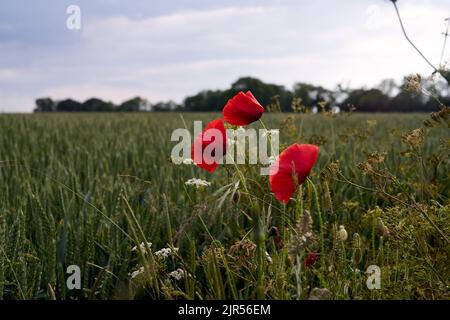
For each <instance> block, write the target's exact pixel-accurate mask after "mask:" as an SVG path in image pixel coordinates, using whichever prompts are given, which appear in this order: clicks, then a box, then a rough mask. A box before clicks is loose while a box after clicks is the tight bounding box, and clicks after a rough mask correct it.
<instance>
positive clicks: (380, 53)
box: [0, 0, 450, 112]
mask: <svg viewBox="0 0 450 320" xmlns="http://www.w3.org/2000/svg"><path fill="white" fill-rule="evenodd" d="M71 4H75V5H78V6H79V7H80V9H81V29H80V30H70V29H68V28H67V27H66V20H67V18H68V17H69V15H68V14H67V13H66V9H67V7H68V6H69V5H71ZM398 4H399V7H400V9H401V13H402V16H403V18H404V22H405V25H406V27H407V29H408V32H409V33H410V36H411V38H413V40H414V41H415V42H416V43H417V45H418V46H419V47H420V48H421V49H422V50H423V51H424V53H425V55H426V56H428V57H429V58H430V60H432V61H433V62H434V63H435V64H438V63H439V57H440V53H441V48H442V42H443V35H442V32H443V31H444V29H445V24H444V19H445V18H446V17H448V16H449V14H450V3H448V0H399V2H398ZM445 58H446V59H447V60H450V48H449V50H447V52H446V54H445ZM411 72H420V73H424V74H430V72H431V70H430V68H429V67H428V66H427V65H426V64H425V63H424V61H423V60H421V58H420V57H419V56H418V55H417V53H416V52H414V51H413V50H412V49H411V48H410V47H409V45H408V44H407V42H406V41H405V39H404V38H403V37H402V34H401V30H400V28H399V25H398V21H397V20H396V16H395V12H394V10H393V6H392V4H391V3H390V2H389V1H385V0H360V1H354V0H353V1H352V0H340V1H336V0H314V1H313V0H270V1H269V0H96V1H92V0H83V1H80V0H79V1H76V0H71V1H66V0H40V1H36V0H1V2H0V112H1V111H3V112H28V111H31V110H32V109H33V107H34V99H35V98H36V97H42V96H50V97H52V98H54V99H63V98H69V97H70V98H74V99H78V100H85V99H87V98H90V97H93V96H96V97H100V98H103V99H105V100H111V101H113V102H116V103H119V102H121V101H123V100H125V99H128V98H131V97H133V96H136V95H140V96H143V97H145V98H147V99H149V100H150V101H152V102H156V101H159V100H169V99H173V100H175V101H177V102H181V101H182V99H183V98H184V97H185V96H186V95H190V94H195V93H197V92H198V91H199V90H201V89H220V88H227V87H228V86H229V85H230V84H231V83H232V82H234V81H235V80H236V79H237V78H238V77H240V76H255V77H258V78H261V79H262V80H264V81H267V82H271V83H276V84H283V85H285V86H286V87H288V88H291V87H292V85H293V84H294V83H295V82H298V81H303V82H310V83H313V84H320V85H324V86H326V87H329V88H334V87H335V86H336V85H337V84H338V83H341V84H344V85H346V86H350V87H359V86H372V85H376V84H377V83H379V82H380V80H381V79H383V78H394V79H401V77H402V75H405V74H407V73H411Z"/></svg>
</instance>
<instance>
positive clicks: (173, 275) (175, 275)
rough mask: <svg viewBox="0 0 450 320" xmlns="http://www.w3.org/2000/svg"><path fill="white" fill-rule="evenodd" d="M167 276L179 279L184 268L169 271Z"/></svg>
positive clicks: (182, 274)
mask: <svg viewBox="0 0 450 320" xmlns="http://www.w3.org/2000/svg"><path fill="white" fill-rule="evenodd" d="M169 277H171V278H174V279H175V280H181V279H183V277H184V270H183V269H180V268H178V269H177V270H175V271H172V272H171V273H169Z"/></svg>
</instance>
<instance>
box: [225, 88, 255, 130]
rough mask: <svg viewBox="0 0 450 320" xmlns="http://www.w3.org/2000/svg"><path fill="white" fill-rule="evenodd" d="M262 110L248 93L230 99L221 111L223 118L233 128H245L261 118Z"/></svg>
mask: <svg viewBox="0 0 450 320" xmlns="http://www.w3.org/2000/svg"><path fill="white" fill-rule="evenodd" d="M263 113H264V108H263V107H262V106H261V104H260V103H259V102H258V100H256V98H255V97H254V96H253V94H252V93H251V92H250V91H247V93H243V92H242V91H241V92H239V93H238V94H237V95H235V96H234V97H233V98H232V99H230V100H229V101H228V102H227V104H226V105H225V108H223V110H222V114H223V118H224V119H225V121H226V122H228V123H229V124H232V125H233V126H246V125H248V124H250V123H252V122H255V121H256V120H258V119H259V118H261V116H262V114H263Z"/></svg>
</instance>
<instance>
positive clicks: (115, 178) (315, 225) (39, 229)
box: [0, 113, 450, 300]
mask: <svg viewBox="0 0 450 320" xmlns="http://www.w3.org/2000/svg"><path fill="white" fill-rule="evenodd" d="M219 117H220V114H212V113H211V114H209V113H198V114H196V113H190V114H188V113H185V114H177V113H136V114H125V113H124V114H33V115H1V116H0V299H58V300H59V299H256V298H260V297H263V298H264V299H344V300H347V299H449V298H450V290H449V279H450V268H449V261H450V260H449V254H450V245H449V239H450V220H449V214H450V201H449V193H450V164H449V151H450V135H449V129H448V123H445V122H444V123H443V122H442V121H441V119H432V118H430V115H428V114H357V113H354V114H350V113H341V114H339V115H331V114H322V115H312V114H308V115H305V114H276V113H274V114H265V115H264V122H265V125H266V127H267V128H268V129H280V132H281V136H280V143H281V149H283V148H284V147H286V146H288V145H289V144H291V143H294V142H297V143H313V144H317V145H319V147H320V152H319V159H318V162H317V165H316V166H315V167H314V168H313V170H312V172H311V175H310V176H309V178H308V180H307V181H305V183H303V185H302V186H301V188H299V189H298V192H296V193H295V197H294V198H295V199H293V200H292V201H290V202H289V204H288V205H286V206H285V205H283V204H281V203H280V202H278V201H277V200H276V199H275V197H274V196H273V195H272V194H271V193H270V188H269V183H268V177H267V176H261V175H259V167H258V166H255V165H253V166H250V165H240V166H239V169H240V172H242V173H243V175H242V176H237V175H236V170H235V168H234V167H233V166H230V165H223V166H220V167H219V168H218V170H217V171H216V172H214V173H213V174H209V173H207V172H205V171H202V170H201V169H199V168H197V167H195V166H193V165H188V164H174V163H172V161H171V159H170V154H171V149H172V147H173V146H174V145H175V144H176V142H171V141H170V137H171V133H172V131H173V130H174V129H176V128H184V127H185V126H187V127H188V128H189V129H192V128H193V122H194V120H204V121H205V122H204V123H206V121H209V120H212V119H215V118H219ZM434 118H436V117H434ZM424 121H426V125H424ZM439 121H440V122H439ZM447 121H448V120H447ZM253 127H255V128H259V124H258V123H255V124H254V125H253ZM243 177H244V178H245V180H246V181H245V182H246V185H247V186H248V187H249V189H251V192H250V194H249V193H248V192H246V191H245V189H244V188H243V187H242V181H241V180H240V179H242V178H243ZM192 178H200V179H203V180H206V181H208V182H210V183H211V185H209V186H205V187H202V188H196V187H195V186H192V185H187V184H186V181H188V180H189V179H192ZM249 199H253V201H255V202H257V203H258V204H259V207H260V208H261V213H260V219H261V221H262V225H263V232H264V242H265V249H266V253H265V258H264V259H262V260H261V265H262V266H261V269H259V268H258V266H257V265H258V254H257V250H256V249H257V248H256V245H255V242H254V239H253V232H252V226H253V225H254V224H253V223H252V221H251V220H252V216H254V215H252V212H250V211H251V210H252V208H251V206H250V204H249ZM341 226H342V227H341ZM342 230H344V231H346V234H343V233H342V232H341V231H342ZM161 249H163V250H161ZM311 254H316V256H315V257H316V258H317V259H316V260H317V261H315V260H314V259H313V260H314V261H311ZM308 257H309V260H308ZM71 265H76V266H79V268H80V271H81V289H74V290H70V289H69V287H68V286H67V280H68V277H69V276H70V273H67V268H68V267H69V266H71ZM369 266H378V267H379V270H380V271H381V272H380V286H379V288H378V289H377V288H373V287H372V289H370V288H369V287H370V286H368V285H367V283H368V280H370V279H371V278H370V277H371V275H372V273H367V269H368V267H369Z"/></svg>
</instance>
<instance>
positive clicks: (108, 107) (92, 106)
mask: <svg viewBox="0 0 450 320" xmlns="http://www.w3.org/2000/svg"><path fill="white" fill-rule="evenodd" d="M114 109H115V106H114V104H113V103H111V102H105V101H103V100H100V99H97V98H91V99H89V100H86V101H85V102H83V104H82V105H81V110H79V111H88V112H89V111H93V112H111V111H114Z"/></svg>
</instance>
